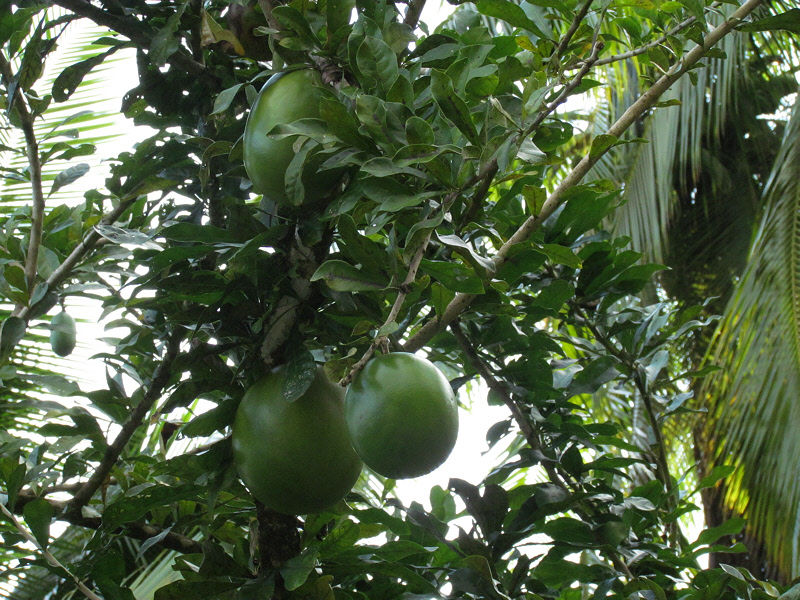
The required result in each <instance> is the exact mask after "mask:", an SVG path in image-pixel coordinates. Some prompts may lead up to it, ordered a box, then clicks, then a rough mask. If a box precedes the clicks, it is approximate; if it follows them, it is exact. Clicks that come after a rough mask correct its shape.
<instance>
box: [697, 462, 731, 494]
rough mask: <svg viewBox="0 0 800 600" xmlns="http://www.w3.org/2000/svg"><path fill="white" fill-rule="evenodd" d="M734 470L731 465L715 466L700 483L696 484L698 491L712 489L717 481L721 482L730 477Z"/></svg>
mask: <svg viewBox="0 0 800 600" xmlns="http://www.w3.org/2000/svg"><path fill="white" fill-rule="evenodd" d="M735 470H736V467H734V466H732V465H717V466H716V467H714V468H713V469H711V473H709V474H708V475H706V476H705V477H703V479H701V480H700V483H698V484H697V489H698V490H703V489H706V488H710V487H714V486H715V485H716V484H717V482H718V481H721V480H723V479H725V478H726V477H728V476H729V475H731V474H732V473H733V472H734V471H735Z"/></svg>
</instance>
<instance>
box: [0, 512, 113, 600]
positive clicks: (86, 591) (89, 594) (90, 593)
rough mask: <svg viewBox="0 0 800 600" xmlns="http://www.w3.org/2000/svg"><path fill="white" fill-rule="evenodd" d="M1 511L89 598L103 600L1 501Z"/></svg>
mask: <svg viewBox="0 0 800 600" xmlns="http://www.w3.org/2000/svg"><path fill="white" fill-rule="evenodd" d="M0 511H2V513H3V514H4V515H5V516H6V518H7V519H8V520H9V521H11V523H12V524H13V525H14V527H15V528H16V530H17V531H18V532H19V534H20V535H21V536H22V537H24V538H25V539H26V540H28V541H29V542H30V543H31V544H33V545H34V546H35V547H36V548H37V549H38V550H39V552H41V553H42V556H44V557H45V559H46V560H47V562H49V563H50V564H51V565H52V566H54V567H56V568H58V569H63V570H64V572H65V573H67V575H69V576H70V579H72V581H73V582H74V583H75V585H76V586H77V587H78V590H80V592H81V594H83V595H84V596H86V597H87V598H89V600H103V599H102V598H101V597H100V596H98V595H97V594H95V593H94V592H93V591H92V590H90V589H89V588H87V587H86V586H85V585H84V584H83V582H82V581H81V580H80V579H78V578H77V577H76V576H75V575H73V574H72V573H70V572H69V571H68V570H67V568H66V567H65V566H64V565H62V564H61V563H60V562H58V559H57V558H56V557H55V556H53V555H52V553H51V552H50V551H49V550H48V549H47V548H44V547H42V546H41V545H40V544H39V541H38V540H37V539H36V538H35V537H33V535H31V533H30V532H29V531H28V530H27V528H25V527H23V526H22V523H20V522H19V521H18V520H17V517H15V516H14V515H13V514H12V513H11V511H9V510H8V509H7V508H6V507H5V505H4V504H1V503H0Z"/></svg>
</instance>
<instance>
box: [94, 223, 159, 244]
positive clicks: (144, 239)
mask: <svg viewBox="0 0 800 600" xmlns="http://www.w3.org/2000/svg"><path fill="white" fill-rule="evenodd" d="M94 230H95V231H96V232H97V233H99V234H100V235H102V236H103V237H104V238H105V239H107V240H108V241H109V242H113V243H115V244H119V245H122V244H128V245H131V246H139V247H141V248H150V249H152V250H162V249H163V248H162V247H161V246H160V245H159V244H156V243H155V242H154V241H153V239H152V236H149V235H147V234H146V233H142V232H141V231H136V230H135V229H125V228H123V227H117V226H116V225H95V226H94Z"/></svg>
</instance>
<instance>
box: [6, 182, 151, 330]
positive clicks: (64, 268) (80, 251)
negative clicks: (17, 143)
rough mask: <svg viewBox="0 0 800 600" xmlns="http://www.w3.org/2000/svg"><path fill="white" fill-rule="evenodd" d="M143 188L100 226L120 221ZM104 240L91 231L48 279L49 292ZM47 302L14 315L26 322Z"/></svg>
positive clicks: (131, 192) (118, 206)
mask: <svg viewBox="0 0 800 600" xmlns="http://www.w3.org/2000/svg"><path fill="white" fill-rule="evenodd" d="M140 189H141V186H137V187H136V188H134V189H133V190H131V191H130V192H129V193H128V194H126V195H125V196H124V197H123V198H122V199H121V200H120V201H119V202H118V203H117V206H115V207H114V208H113V209H112V210H111V211H109V212H108V213H107V214H106V215H105V216H104V217H103V218H102V219H100V221H99V223H98V225H111V224H113V223H114V222H115V221H116V220H117V219H119V218H120V217H121V216H122V214H123V213H124V212H125V211H126V210H128V208H129V207H130V206H131V204H133V203H134V202H135V201H136V200H138V199H139V197H140V196H141V194H140V193H139V190H140ZM102 239H104V238H103V237H102V236H101V235H100V234H99V233H98V232H97V230H95V229H92V230H90V231H89V232H87V234H86V236H84V238H83V240H81V241H80V242H78V244H77V245H76V246H75V248H74V249H73V250H72V252H70V254H69V256H67V258H65V259H64V262H62V263H61V264H60V265H59V266H58V267H57V268H56V269H55V270H54V271H53V272H52V273H51V274H50V277H48V278H47V280H46V281H45V284H46V285H47V287H48V289H49V290H51V291H52V290H54V289H56V288H57V287H58V286H59V285H60V284H61V283H62V282H63V281H64V280H65V279H66V278H67V277H69V275H70V273H71V272H72V269H74V268H75V266H76V265H77V264H78V263H79V262H80V261H81V259H82V258H83V257H84V256H86V254H87V253H88V252H89V251H90V250H92V249H93V248H95V247H96V246H97V245H98V244H99V243H100V242H101V240H102ZM46 302H47V297H45V298H44V299H42V300H40V301H39V302H38V303H37V304H34V305H33V306H30V307H28V306H25V307H22V308H20V309H17V310H15V311H14V314H15V315H16V316H18V317H20V318H22V319H24V320H26V321H28V320H29V319H31V318H33V317H34V316H37V307H38V306H39V305H40V304H44V303H46Z"/></svg>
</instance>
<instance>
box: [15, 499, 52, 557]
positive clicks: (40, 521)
mask: <svg viewBox="0 0 800 600" xmlns="http://www.w3.org/2000/svg"><path fill="white" fill-rule="evenodd" d="M22 516H23V517H25V522H26V523H27V524H28V527H29V528H30V530H31V533H33V537H35V538H36V541H37V542H39V546H41V547H42V548H47V546H48V544H49V543H50V523H51V521H52V520H53V517H54V516H55V510H54V509H53V507H52V505H51V504H50V503H49V502H48V501H47V499H46V498H36V499H35V500H31V501H30V502H28V503H27V504H26V505H25V506H24V507H23V509H22Z"/></svg>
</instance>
